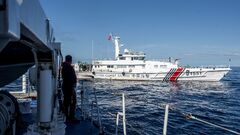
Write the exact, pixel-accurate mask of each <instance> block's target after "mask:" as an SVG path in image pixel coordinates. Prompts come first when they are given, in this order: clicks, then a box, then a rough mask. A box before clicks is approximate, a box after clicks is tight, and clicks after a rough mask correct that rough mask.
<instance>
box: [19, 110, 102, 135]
mask: <svg viewBox="0 0 240 135" xmlns="http://www.w3.org/2000/svg"><path fill="white" fill-rule="evenodd" d="M80 113H81V112H80V111H79V110H77V111H76V117H77V118H78V119H79V122H73V123H69V122H65V124H66V126H67V127H66V129H65V132H66V135H79V134H83V135H99V134H100V130H99V128H98V127H97V126H96V125H95V124H94V123H93V122H91V120H90V119H85V120H84V119H83V118H82V117H81V116H80ZM35 119H36V115H35V114H33V113H31V114H23V115H22V122H21V125H20V129H19V130H18V132H17V135H24V133H26V131H27V127H28V126H29V125H31V124H33V123H34V121H35Z"/></svg>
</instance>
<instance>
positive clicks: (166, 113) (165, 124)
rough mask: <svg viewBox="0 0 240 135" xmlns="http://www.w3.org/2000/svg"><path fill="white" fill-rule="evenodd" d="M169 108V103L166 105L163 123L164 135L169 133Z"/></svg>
mask: <svg viewBox="0 0 240 135" xmlns="http://www.w3.org/2000/svg"><path fill="white" fill-rule="evenodd" d="M168 110H169V105H168V104H167V105H166V108H165V116H164V125H163V135H167V124H168Z"/></svg>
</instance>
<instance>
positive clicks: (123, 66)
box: [117, 65, 127, 68]
mask: <svg viewBox="0 0 240 135" xmlns="http://www.w3.org/2000/svg"><path fill="white" fill-rule="evenodd" d="M126 67H127V66H125V65H117V68H126Z"/></svg>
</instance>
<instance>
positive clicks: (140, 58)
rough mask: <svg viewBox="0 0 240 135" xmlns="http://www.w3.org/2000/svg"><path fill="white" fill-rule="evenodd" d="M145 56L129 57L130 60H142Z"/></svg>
mask: <svg viewBox="0 0 240 135" xmlns="http://www.w3.org/2000/svg"><path fill="white" fill-rule="evenodd" d="M144 58H145V57H131V60H144Z"/></svg>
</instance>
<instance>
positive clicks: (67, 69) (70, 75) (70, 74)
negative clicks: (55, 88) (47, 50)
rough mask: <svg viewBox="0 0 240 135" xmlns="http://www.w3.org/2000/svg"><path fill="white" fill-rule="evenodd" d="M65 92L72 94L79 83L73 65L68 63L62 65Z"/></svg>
mask: <svg viewBox="0 0 240 135" xmlns="http://www.w3.org/2000/svg"><path fill="white" fill-rule="evenodd" d="M62 78H63V84H62V87H63V92H64V93H65V92H67V93H70V92H71V90H73V89H74V87H75V86H76V83H77V77H76V74H75V71H74V69H73V67H72V65H71V64H70V63H68V62H63V64H62Z"/></svg>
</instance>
